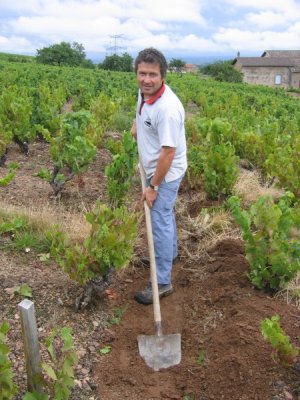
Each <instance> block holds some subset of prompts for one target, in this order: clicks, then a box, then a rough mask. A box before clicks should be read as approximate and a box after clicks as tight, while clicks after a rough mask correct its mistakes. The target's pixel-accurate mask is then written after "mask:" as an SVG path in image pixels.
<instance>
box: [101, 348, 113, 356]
mask: <svg viewBox="0 0 300 400" xmlns="http://www.w3.org/2000/svg"><path fill="white" fill-rule="evenodd" d="M110 352H111V346H104V347H102V348H101V349H100V350H99V353H100V354H101V355H102V356H105V355H106V354H109V353H110Z"/></svg>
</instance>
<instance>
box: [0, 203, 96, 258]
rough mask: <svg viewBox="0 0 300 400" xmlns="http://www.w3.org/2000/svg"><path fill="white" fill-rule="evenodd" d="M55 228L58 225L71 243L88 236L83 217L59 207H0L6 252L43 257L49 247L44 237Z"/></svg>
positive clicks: (87, 226) (87, 227)
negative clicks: (30, 252)
mask: <svg viewBox="0 0 300 400" xmlns="http://www.w3.org/2000/svg"><path fill="white" fill-rule="evenodd" d="M55 225H59V226H60V228H61V229H62V230H63V231H64V232H66V233H67V234H68V235H69V237H70V238H71V240H72V241H73V240H74V241H83V240H84V239H85V238H86V237H87V235H88V233H89V224H88V223H87V222H86V221H85V217H84V215H82V214H79V213H75V212H70V211H66V210H64V209H63V208H62V207H59V206H58V207H56V208H54V207H52V206H50V205H45V206H44V207H40V208H34V207H30V208H29V207H28V208H24V207H17V206H13V205H9V204H1V207H0V235H2V236H3V238H4V240H3V246H2V247H3V248H6V249H7V250H18V251H25V250H26V249H27V252H29V251H31V250H33V251H36V252H38V253H47V252H48V251H49V249H50V245H51V243H50V241H49V238H48V235H47V233H48V232H49V231H50V230H51V229H53V227H54V226H55Z"/></svg>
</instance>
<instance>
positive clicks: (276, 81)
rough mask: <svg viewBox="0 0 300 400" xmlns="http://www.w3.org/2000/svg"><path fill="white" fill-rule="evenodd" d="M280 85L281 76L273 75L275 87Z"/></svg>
mask: <svg viewBox="0 0 300 400" xmlns="http://www.w3.org/2000/svg"><path fill="white" fill-rule="evenodd" d="M280 84H281V75H275V85H280Z"/></svg>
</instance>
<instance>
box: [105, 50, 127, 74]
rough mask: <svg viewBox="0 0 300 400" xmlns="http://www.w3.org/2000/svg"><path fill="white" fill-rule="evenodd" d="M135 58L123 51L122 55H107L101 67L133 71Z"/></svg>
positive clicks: (111, 69)
mask: <svg viewBox="0 0 300 400" xmlns="http://www.w3.org/2000/svg"><path fill="white" fill-rule="evenodd" d="M132 62H133V58H132V57H131V56H130V55H129V54H128V53H123V54H122V56H119V55H118V54H113V55H112V56H106V57H105V59H104V61H103V62H102V63H101V64H99V68H102V69H105V70H110V71H123V72H131V71H132Z"/></svg>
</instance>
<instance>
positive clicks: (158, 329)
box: [139, 163, 162, 335]
mask: <svg viewBox="0 0 300 400" xmlns="http://www.w3.org/2000/svg"><path fill="white" fill-rule="evenodd" d="M139 170H140V175H141V182H142V189H143V192H144V190H145V188H146V175H145V171H144V168H143V166H142V165H141V163H139ZM144 209H145V218H146V228H147V240H148V248H149V256H150V276H151V285H152V295H153V312H154V322H155V329H156V333H157V334H158V335H162V328H161V313H160V304H159V295H158V283H157V275H156V262H155V251H154V241H153V233H152V223H151V215H150V209H149V207H148V204H147V202H146V201H144Z"/></svg>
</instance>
